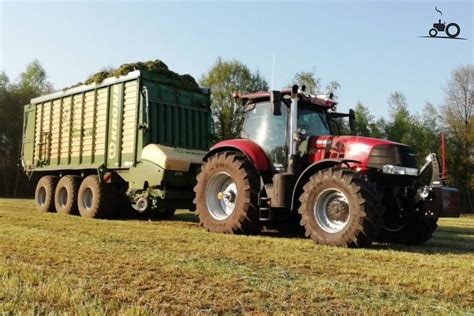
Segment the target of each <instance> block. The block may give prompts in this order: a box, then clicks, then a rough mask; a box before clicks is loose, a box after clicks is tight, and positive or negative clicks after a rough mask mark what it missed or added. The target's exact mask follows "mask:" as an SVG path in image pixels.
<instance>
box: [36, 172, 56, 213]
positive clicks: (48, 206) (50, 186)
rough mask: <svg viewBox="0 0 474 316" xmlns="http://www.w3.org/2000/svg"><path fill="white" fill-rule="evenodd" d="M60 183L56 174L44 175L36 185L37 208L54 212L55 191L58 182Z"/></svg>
mask: <svg viewBox="0 0 474 316" xmlns="http://www.w3.org/2000/svg"><path fill="white" fill-rule="evenodd" d="M57 183H58V177H55V176H44V177H42V178H41V179H40V180H39V181H38V184H37V185H36V190H35V203H36V208H37V209H38V210H39V211H41V212H54V211H55V207H54V191H55V190H56V184H57Z"/></svg>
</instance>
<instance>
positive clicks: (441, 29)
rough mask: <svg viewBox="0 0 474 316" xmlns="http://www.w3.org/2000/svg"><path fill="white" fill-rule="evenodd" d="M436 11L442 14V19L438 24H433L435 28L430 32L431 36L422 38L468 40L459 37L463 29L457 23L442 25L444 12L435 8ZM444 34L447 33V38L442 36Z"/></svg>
mask: <svg viewBox="0 0 474 316" xmlns="http://www.w3.org/2000/svg"><path fill="white" fill-rule="evenodd" d="M435 11H436V12H438V13H439V14H440V19H438V23H433V27H432V28H431V29H430V30H429V31H428V34H429V36H420V37H425V38H426V37H427V38H430V37H431V38H448V39H460V40H466V38H462V37H459V38H458V35H459V33H461V27H460V26H459V24H457V23H453V22H450V23H447V24H446V21H445V22H444V23H441V17H442V16H443V12H442V11H441V10H438V8H437V7H436V6H435ZM442 33H446V35H447V36H442Z"/></svg>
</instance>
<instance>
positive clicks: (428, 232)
mask: <svg viewBox="0 0 474 316" xmlns="http://www.w3.org/2000/svg"><path fill="white" fill-rule="evenodd" d="M437 222H438V219H437V218H436V217H429V216H425V215H424V214H422V213H419V214H414V215H413V216H412V217H410V218H408V219H406V220H405V222H403V223H397V224H396V225H394V223H393V222H390V220H389V219H387V218H385V222H384V225H383V226H382V230H381V231H380V236H379V240H378V241H379V242H385V243H394V244H403V245H421V244H424V243H425V242H426V241H427V240H428V239H430V238H431V236H432V235H433V233H434V231H435V230H436V228H437V227H438V225H437Z"/></svg>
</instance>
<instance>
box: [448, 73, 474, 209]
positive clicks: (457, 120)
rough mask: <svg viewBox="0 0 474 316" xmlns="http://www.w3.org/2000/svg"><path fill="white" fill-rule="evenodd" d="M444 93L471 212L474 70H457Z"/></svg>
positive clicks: (465, 194)
mask: <svg viewBox="0 0 474 316" xmlns="http://www.w3.org/2000/svg"><path fill="white" fill-rule="evenodd" d="M444 93H445V107H444V109H443V112H444V114H445V115H444V120H445V123H446V125H447V127H448V128H449V132H450V134H451V135H450V136H451V137H452V139H453V142H454V144H455V151H456V152H455V153H454V154H455V155H456V157H457V158H458V159H457V163H458V164H459V165H458V166H455V167H457V169H458V172H457V173H458V175H459V176H460V178H459V179H458V181H460V183H459V184H460V185H462V188H461V190H462V191H461V193H463V196H464V197H465V206H466V207H467V208H468V209H469V210H472V209H473V207H472V199H471V194H472V192H471V191H472V190H473V181H472V172H473V170H472V169H473V168H472V167H473V161H472V155H471V154H472V151H473V146H474V129H473V123H474V118H473V115H472V114H473V113H472V112H473V107H474V66H473V65H466V66H461V67H459V68H457V69H455V70H454V71H453V72H452V74H451V78H450V80H449V81H448V84H447V86H446V88H445V89H444Z"/></svg>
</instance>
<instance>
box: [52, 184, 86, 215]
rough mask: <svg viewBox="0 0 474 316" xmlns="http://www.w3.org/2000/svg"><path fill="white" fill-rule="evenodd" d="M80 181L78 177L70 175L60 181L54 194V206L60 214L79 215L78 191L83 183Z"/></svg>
mask: <svg viewBox="0 0 474 316" xmlns="http://www.w3.org/2000/svg"><path fill="white" fill-rule="evenodd" d="M80 179H81V178H80V177H78V176H72V175H68V176H64V177H62V178H61V179H60V180H59V182H58V185H57V186H56V192H55V194H54V205H55V206H56V211H57V212H58V213H62V214H72V215H79V210H78V208H77V193H78V192H77V191H78V190H79V185H80V183H81V180H80Z"/></svg>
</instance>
